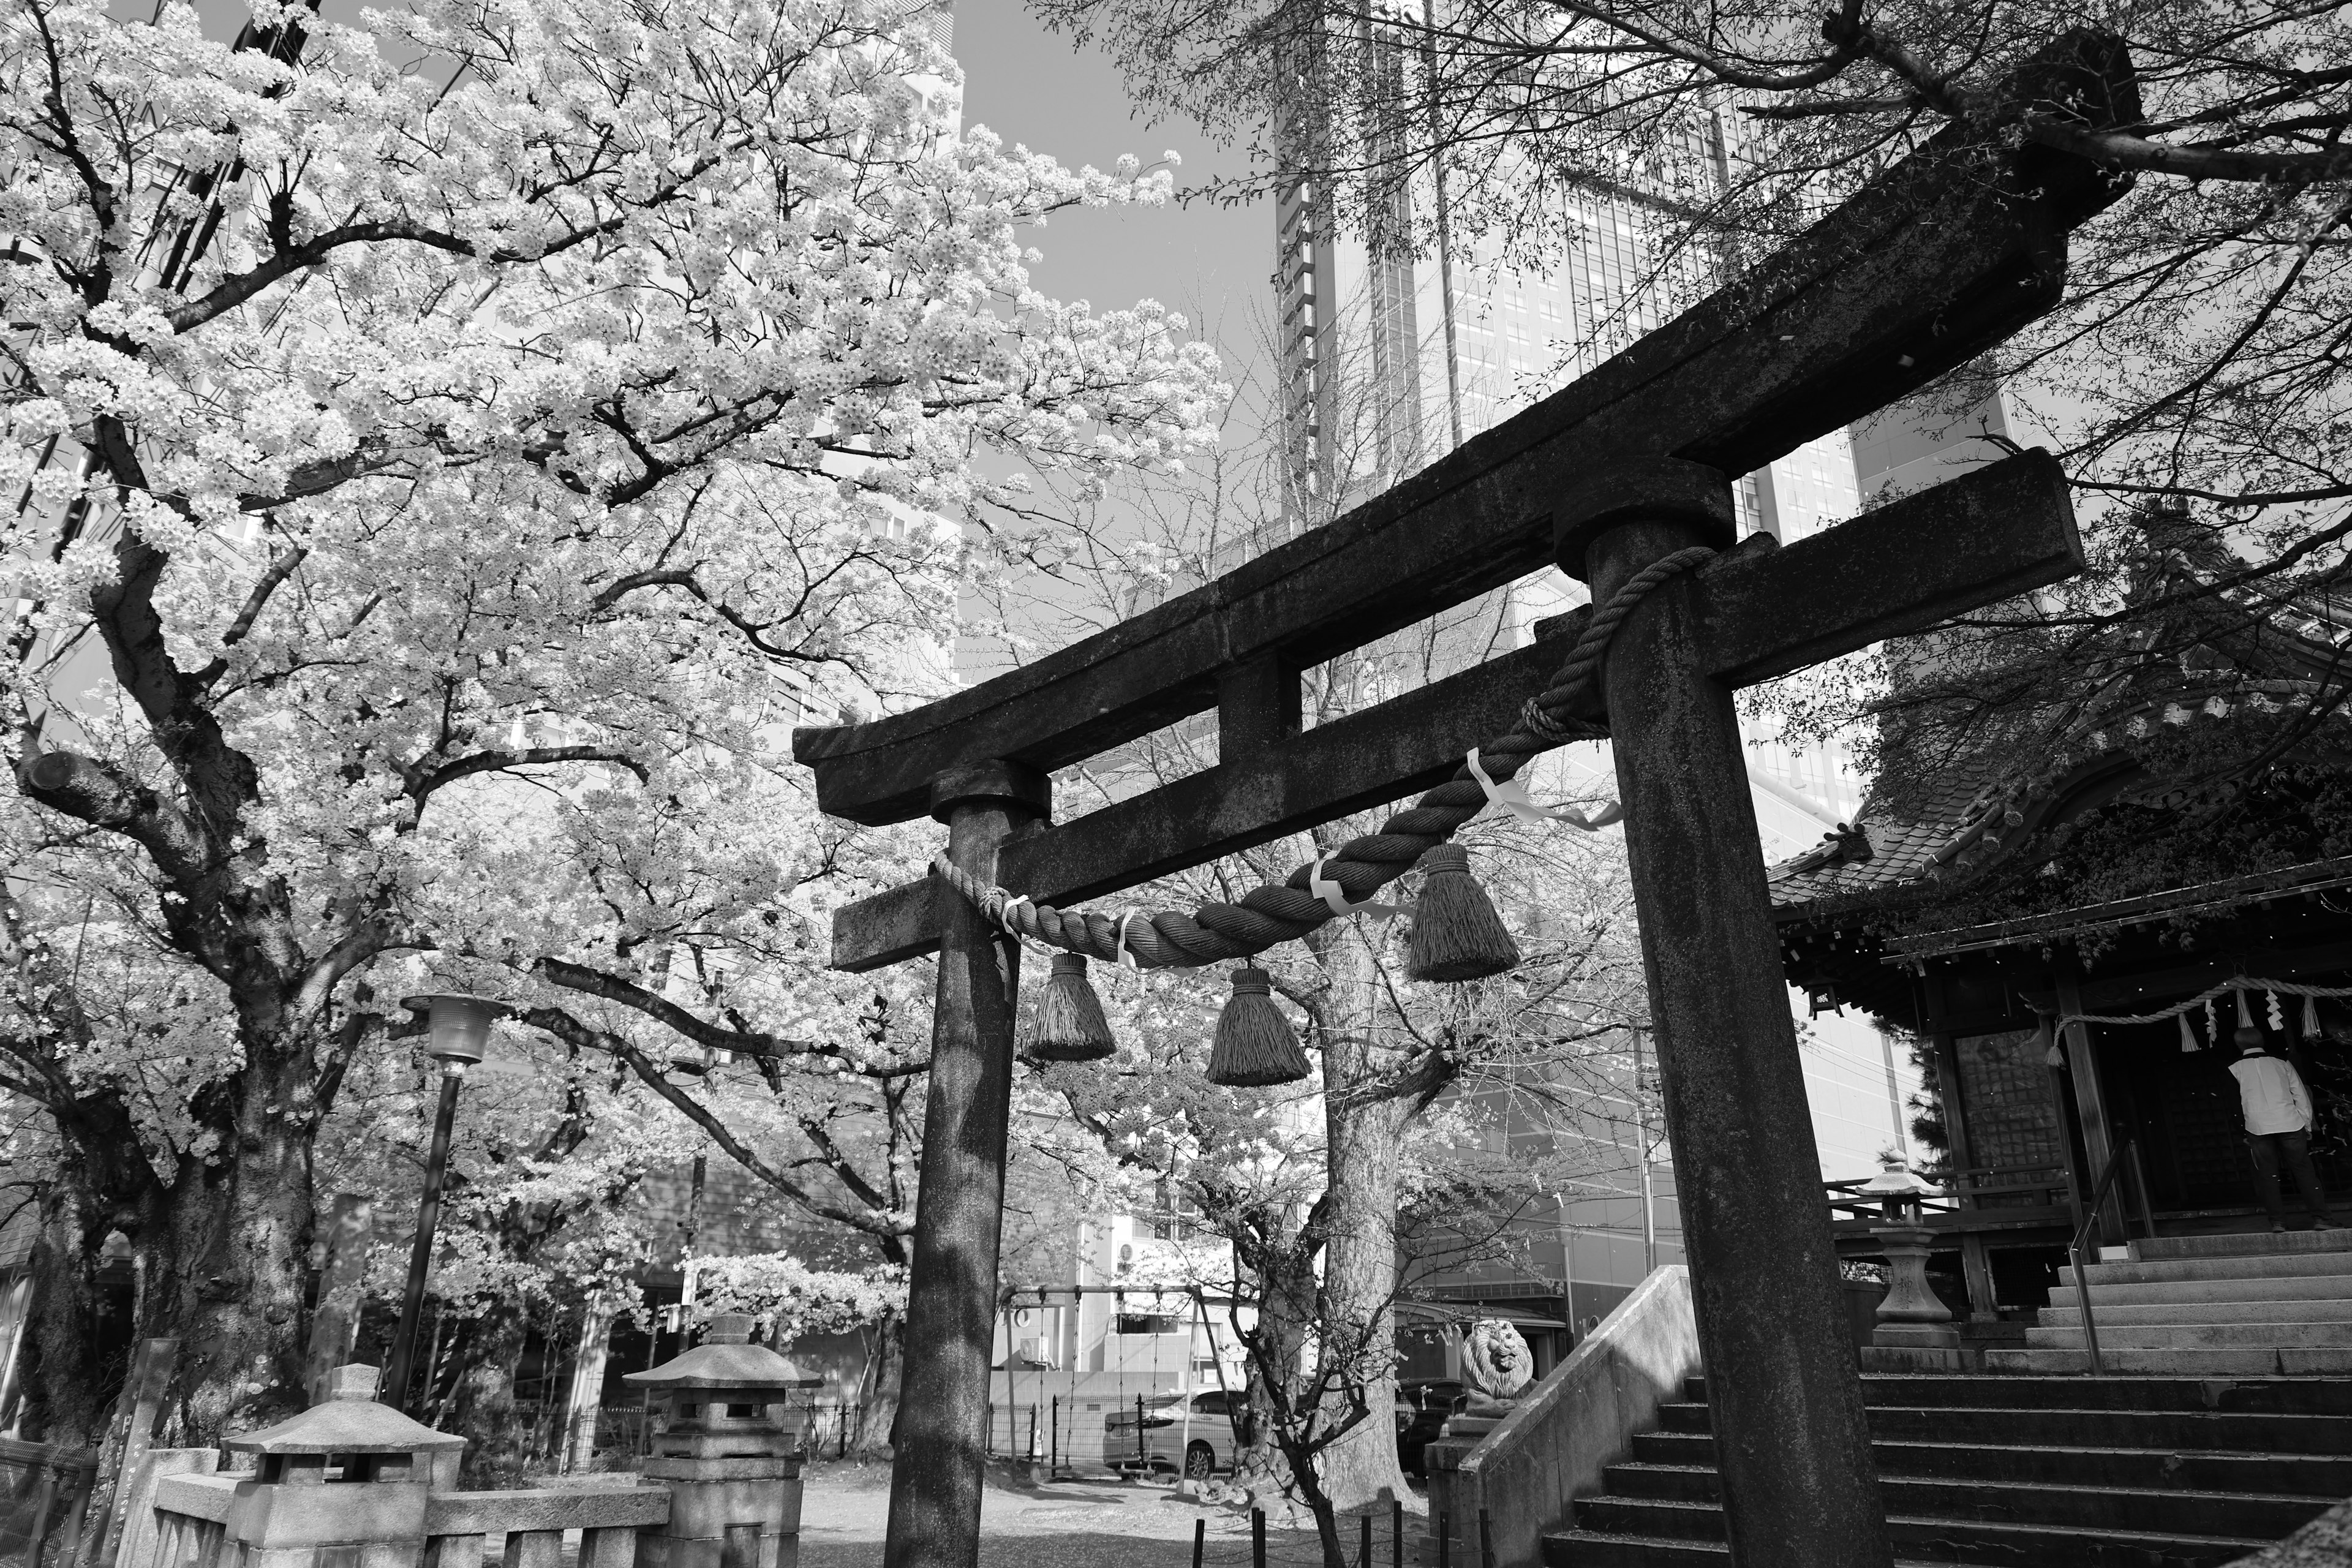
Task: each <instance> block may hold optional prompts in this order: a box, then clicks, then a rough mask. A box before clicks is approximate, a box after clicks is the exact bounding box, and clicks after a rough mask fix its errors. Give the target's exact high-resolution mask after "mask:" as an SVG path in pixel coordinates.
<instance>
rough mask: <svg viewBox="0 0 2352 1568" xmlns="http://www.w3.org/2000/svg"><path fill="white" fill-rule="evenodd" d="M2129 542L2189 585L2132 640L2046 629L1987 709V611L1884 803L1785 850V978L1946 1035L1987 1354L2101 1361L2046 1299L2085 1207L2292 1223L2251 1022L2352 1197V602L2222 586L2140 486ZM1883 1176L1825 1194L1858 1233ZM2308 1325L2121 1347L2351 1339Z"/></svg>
mask: <svg viewBox="0 0 2352 1568" xmlns="http://www.w3.org/2000/svg"><path fill="white" fill-rule="evenodd" d="M2136 551H2137V553H2136V556H2135V558H2134V560H2133V561H2132V562H2131V563H2130V566H2129V571H2128V574H2127V575H2128V581H2129V583H2130V584H2131V586H2130V590H2129V592H2130V594H2131V595H2132V596H2133V597H2134V598H2135V599H2137V600H2140V601H2141V602H2143V603H2147V602H2150V601H2152V600H2154V598H2155V596H2157V595H2163V596H2164V599H2165V601H2167V602H2177V603H2178V605H2179V608H2178V609H2176V610H2168V611H2167V612H2166V613H2165V615H2164V616H2161V617H2160V618H2159V620H2158V624H2157V626H2156V627H2155V629H2153V630H2150V629H2147V626H2142V627H2141V628H2140V629H2138V630H2137V631H2135V633H2134V634H2133V637H2134V639H2135V640H2134V641H2133V642H2132V643H2131V644H2130V645H2128V646H2126V645H2124V644H2123V643H2122V642H2121V640H2120V636H2119V635H2117V636H2116V640H2114V641H2112V642H2103V641H2101V638H2102V637H2106V636H2108V635H2109V634H2104V633H2096V632H2094V633H2089V634H2085V635H2084V637H2083V638H2082V639H2081V641H2080V642H2079V643H2078V644H2077V645H2075V646H2074V647H2065V648H2063V649H2061V650H2059V652H2058V653H2057V654H2055V655H2053V656H2052V657H2050V658H2047V659H2045V661H2044V664H2045V668H2050V667H2054V668H2057V669H2058V671H2059V674H2058V675H2056V676H2055V677H2052V678H2049V684H2047V685H2045V687H2044V688H2043V689H2040V690H2037V691H2035V692H2034V694H2033V696H2032V700H2030V701H2029V702H2027V703H2025V704H2022V705H2021V707H2022V708H2023V710H2025V711H2026V712H2027V713H2028V715H2029V716H2027V717H2023V718H2020V717H2017V716H2016V714H2015V713H2013V712H2012V713H2011V714H2008V715H2006V716H2000V715H1996V716H1993V717H1990V718H1988V717H1986V716H1985V715H1984V714H1982V713H1980V712H1979V713H1973V714H1968V715H1965V716H1963V714H1962V710H1963V708H1964V707H1965V704H1963V703H1961V702H1959V701H1958V700H1957V697H1956V693H1958V691H1960V690H1961V689H1962V688H1963V687H1964V686H1965V685H1966V684H1967V682H1966V681H1965V680H1955V679H1951V677H1952V676H1953V673H1954V669H1955V668H1956V667H1957V666H1958V665H1959V664H1965V663H1967V662H1969V660H1970V659H1971V658H1974V659H1975V660H1976V668H1978V670H1979V673H1981V671H1983V670H1988V669H1996V668H2000V665H2001V660H2002V659H2004V658H2011V657H2012V656H2013V655H2014V653H2015V650H2014V649H2006V650H1992V651H1990V652H1989V651H1987V649H1985V648H1984V647H1981V646H1979V645H1978V644H1975V643H1971V642H1970V640H1969V639H1970V638H1971V637H1972V636H1976V635H1977V634H1970V633H1968V632H1965V631H1964V632H1961V633H1958V634H1954V635H1953V636H1951V637H1947V638H1946V639H1945V640H1944V641H1943V642H1942V643H1941V644H1940V645H1939V646H1935V647H1929V648H1928V649H1927V650H1926V651H1925V652H1924V653H1922V654H1919V655H1915V656H1912V658H1913V662H1912V664H1911V665H1910V666H1908V667H1897V668H1891V669H1890V671H1889V690H1890V696H1889V700H1888V704H1887V707H1886V710H1885V711H1886V714H1887V717H1885V719H1884V720H1883V722H1884V723H1885V726H1886V733H1887V735H1888V736H1889V737H1891V738H1890V739H1889V740H1888V741H1887V742H1886V743H1885V745H1884V746H1883V747H1882V749H1881V754H1880V756H1879V758H1878V763H1879V766H1878V768H1877V769H1876V777H1877V780H1878V783H1877V784H1876V785H1875V786H1874V790H1873V792H1872V794H1871V795H1870V796H1869V798H1868V799H1866V800H1865V801H1864V805H1863V806H1862V808H1861V811H1860V812H1859V814H1858V820H1857V821H1856V822H1855V823H1854V825H1853V827H1852V828H1851V829H1848V830H1844V831H1840V832H1833V833H1832V834H1830V835H1829V836H1827V837H1825V838H1824V839H1823V841H1822V844H1821V845H1820V846H1819V847H1816V848H1815V849H1813V850H1811V851H1810V852H1808V853H1807V854H1805V855H1802V856H1800V857H1797V858H1793V859H1791V860H1789V861H1786V862H1783V863H1782V864H1780V866H1778V867H1775V868H1773V869H1772V871H1771V873H1770V876H1771V886H1772V895H1773V904H1774V915H1775V920H1776V923H1777V925H1778V928H1779V931H1780V939H1781V948H1782V954H1783V958H1784V961H1785V963H1786V964H1787V967H1788V973H1789V978H1790V984H1793V985H1796V986H1799V987H1801V989H1802V990H1804V991H1805V992H1806V993H1807V994H1809V995H1810V996H1811V998H1812V1002H1813V1005H1815V1006H1816V1007H1817V1008H1821V1009H1824V1010H1826V1009H1830V1008H1843V1009H1846V1010H1848V1011H1853V1010H1859V1011H1861V1012H1862V1013H1864V1014H1866V1015H1868V1016H1871V1017H1873V1018H1874V1019H1875V1020H1877V1021H1878V1022H1880V1023H1881V1024H1882V1025H1884V1026H1890V1027H1892V1028H1895V1029H1898V1030H1902V1031H1906V1032H1909V1033H1911V1034H1913V1035H1915V1036H1916V1037H1917V1038H1918V1039H1919V1040H1920V1041H1921V1042H1922V1043H1923V1045H1924V1047H1926V1048H1925V1049H1924V1050H1923V1051H1922V1052H1921V1054H1922V1055H1923V1056H1926V1057H1928V1058H1930V1059H1931V1060H1932V1063H1933V1067H1934V1073H1933V1075H1932V1078H1931V1079H1930V1085H1931V1088H1932V1089H1934V1090H1935V1092H1936V1096H1937V1100H1939V1101H1940V1105H1941V1110H1942V1134H1943V1143H1944V1150H1943V1152H1942V1154H1941V1157H1940V1159H1939V1160H1937V1161H1935V1162H1934V1163H1931V1164H1930V1165H1929V1167H1928V1168H1927V1169H1926V1170H1925V1171H1923V1172H1921V1173H1920V1174H1922V1175H1923V1176H1924V1177H1925V1178H1926V1180H1927V1183H1928V1184H1932V1185H1935V1186H1937V1187H1940V1188H1941V1189H1942V1190H1941V1194H1940V1195H1937V1196H1934V1197H1930V1198H1927V1199H1925V1200H1923V1201H1922V1204H1921V1208H1922V1211H1923V1214H1922V1223H1924V1224H1925V1225H1926V1226H1927V1227H1928V1228H1929V1229H1931V1230H1933V1231H1935V1232H1936V1233H1937V1243H1936V1245H1937V1254H1936V1258H1935V1263H1934V1265H1933V1268H1934V1269H1935V1270H1936V1271H1937V1272H1938V1273H1939V1274H1940V1275H1941V1278H1940V1279H1938V1280H1937V1283H1938V1286H1939V1289H1940V1291H1941V1292H1942V1293H1943V1294H1944V1295H1945V1296H1946V1297H1947V1299H1948V1301H1949V1303H1950V1304H1951V1305H1952V1306H1953V1307H1954V1308H1955V1309H1956V1315H1965V1316H1966V1317H1968V1318H1969V1320H1970V1322H1969V1333H1970V1338H1971V1339H1972V1341H1973V1342H1976V1343H1978V1344H1979V1345H1982V1346H1985V1347H1988V1351H1989V1353H1990V1355H1991V1357H1992V1359H1991V1360H1990V1361H1989V1362H1988V1365H1989V1367H1990V1368H1991V1369H1994V1370H2001V1369H2006V1370H2013V1371H2026V1370H2037V1371H2065V1370H2074V1368H2075V1367H2076V1366H2077V1365H2078V1364H2079V1363H2080V1361H2081V1359H2082V1351H2081V1349H2080V1336H2079V1331H2074V1330H2067V1329H2063V1328H2061V1329H2053V1328H2051V1327H2048V1326H2043V1327H2041V1328H2040V1329H2039V1330H2038V1331H2023V1330H2022V1329H2021V1325H2022V1324H2030V1323H2033V1322H2035V1321H2036V1313H2037V1310H2042V1309H2047V1308H2053V1307H2055V1308H2059V1309H2060V1310H2061V1314H2062V1317H2061V1321H2071V1320H2065V1319H2063V1312H2064V1311H2065V1310H2067V1309H2068V1308H2069V1307H2070V1306H2071V1302H2070V1301H2069V1300H2063V1299H2062V1295H2063V1292H2061V1291H2059V1290H2057V1289H2055V1288H2058V1287H2060V1286H2061V1281H2062V1276H2061V1273H2060V1269H2061V1268H2062V1267H2063V1265H2064V1264H2065V1263H2066V1261H2067V1251H2068V1247H2069V1245H2070V1243H2071V1242H2073V1241H2074V1238H2075V1237H2077V1236H2078V1235H2079V1236H2082V1237H2084V1247H2085V1257H2086V1258H2093V1259H2095V1257H2096V1254H2095V1253H2094V1252H2092V1251H2091V1250H2090V1249H2092V1248H2100V1247H2103V1248H2106V1249H2109V1250H2108V1251H2107V1253H2106V1256H2107V1257H2109V1258H2115V1257H2118V1256H2121V1254H2120V1252H2119V1251H2118V1250H2116V1249H2120V1248H2124V1247H2134V1248H2138V1247H2144V1246H2145V1244H2146V1242H2147V1239H2148V1236H2149V1232H2150V1230H2151V1229H2152V1230H2153V1232H2154V1233H2155V1234H2156V1235H2157V1236H2159V1237H2165V1238H2168V1240H2166V1241H2165V1242H2164V1244H2163V1247H2164V1249H2165V1250H2166V1251H2167V1253H2170V1252H2172V1251H2178V1250H2180V1249H2183V1248H2187V1249H2190V1250H2194V1251H2199V1252H2210V1253H2213V1254H2216V1255H2219V1254H2221V1253H2225V1252H2228V1253H2235V1252H2238V1251H2241V1250H2244V1248H2242V1247H2240V1246H2239V1245H2238V1244H2236V1243H2233V1242H2231V1240H2229V1239H2228V1238H2230V1237H2238V1238H2240V1239H2241V1240H2243V1239H2245V1238H2247V1237H2249V1235H2250V1233H2252V1234H2254V1235H2260V1236H2262V1237H2265V1238H2267V1237H2268V1234H2269V1233H2270V1232H2271V1230H2272V1228H2273V1226H2272V1224H2271V1219H2270V1216H2269V1215H2266V1214H2265V1212H2264V1210H2263V1207H2262V1206H2261V1205H2260V1204H2259V1203H2258V1202H2257V1197H2258V1194H2257V1188H2256V1185H2255V1181H2254V1176H2253V1171H2252V1164H2251V1163H2250V1160H2249V1152H2248V1147H2247V1141H2246V1136H2245V1130H2244V1122H2243V1117H2242V1110H2241V1101H2240V1093H2239V1086H2238V1082H2237V1079H2235V1078H2233V1076H2232V1075H2231V1072H2230V1070H2229V1068H2230V1065H2231V1063H2232V1062H2233V1061H2235V1060H2237V1059H2238V1058H2239V1056H2240V1053H2241V1049H2242V1043H2243V1040H2244V1038H2245V1037H2244V1036H2242V1034H2241V1030H2242V1028H2244V1027H2246V1026H2248V1025H2249V1024H2251V1026H2252V1029H2254V1030H2255V1031H2258V1032H2259V1034H2260V1037H2261V1038H2262V1040H2263V1043H2264V1045H2265V1047H2266V1048H2267V1050H2268V1051H2269V1052H2270V1053H2272V1054H2274V1055H2276V1056H2280V1057H2283V1058H2286V1059H2288V1060H2289V1061H2291V1062H2293V1063H2294V1066H2295V1067H2296V1068H2297V1069H2298V1071H2299V1073H2300V1074H2301V1076H2302V1078H2303V1079H2304V1080H2305V1083H2306V1084H2307V1085H2308V1086H2309V1090H2310V1098H2311V1100H2312V1102H2313V1110H2314V1111H2315V1121H2314V1124H2313V1126H2312V1129H2311V1132H2310V1147H2311V1152H2312V1154H2313V1156H2314V1162H2315V1166H2316V1168H2317V1172H2318V1173H2319V1175H2320V1177H2321V1179H2322V1182H2323V1183H2324V1184H2325V1185H2326V1188H2327V1189H2328V1197H2329V1199H2330V1201H2331V1202H2332V1203H2333V1204H2335V1205H2339V1206H2338V1207H2337V1209H2336V1212H2337V1213H2338V1214H2339V1215H2347V1216H2352V1136H2347V1134H2352V766H2347V763H2352V722H2347V717H2346V715H2345V714H2344V713H2342V712H2341V711H2339V710H2338V706H2337V705H2338V704H2340V703H2341V701H2342V699H2343V696H2344V687H2343V685H2342V675H2341V666H2342V661H2343V659H2344V657H2345V647H2346V645H2347V639H2352V607H2347V606H2345V605H2331V604H2325V603H2306V602H2294V603H2291V604H2288V605H2283V606H2282V605H2270V604H2266V603H2256V602H2254V601H2252V599H2251V598H2249V597H2248V596H2246V595H2243V594H2242V592H2241V591H2238V590H2229V591H2217V590H2215V589H2214V586H2213V585H2214V584H2216V582H2217V581H2226V575H2225V574H2227V573H2228V572H2229V571H2230V570H2231V567H2232V566H2233V565H2234V564H2235V563H2234V561H2233V559H2232V558H2231V557H2230V556H2229V555H2228V553H2227V552H2226V549H2225V548H2224V547H2223V546H2222V545H2221V543H2220V542H2218V541H2217V540H2216V538H2215V537H2214V536H2213V534H2211V533H2210V532H2208V531H2204V530H2202V529H2200V527H2199V526H2198V525H2197V524H2196V523H2195V522H2194V521H2192V520H2190V519H2189V518H2188V517H2186V516H2185V515H2183V514H2179V513H2158V514H2151V515H2149V516H2147V517H2145V518H2143V519H2142V520H2141V542H2140V543H2139V544H2138V545H2137V547H2136ZM1984 635H1987V636H1990V635H1993V634H1984ZM1922 640H1923V641H1926V640H1931V639H1922ZM2011 668H2014V667H2013V666H2012V667H2011ZM2111 1172H2112V1174H2110V1173H2111ZM2103 1182H2104V1184H2105V1190H2104V1192H2102V1191H2101V1189H2102V1184H2103ZM2282 1184H2283V1186H2284V1197H2285V1217H2286V1223H2287V1225H2288V1226H2289V1228H2290V1235H2289V1236H2287V1237H2283V1238H2279V1245H2282V1246H2286V1245H2290V1244H2291V1245H2292V1246H2293V1247H2295V1248H2297V1249H2307V1248H2311V1247H2324V1246H2327V1245H2328V1244H2329V1243H2331V1242H2332V1243H2334V1244H2335V1245H2336V1246H2339V1247H2340V1246H2342V1245H2346V1244H2347V1243H2346V1240H2345V1238H2338V1237H2320V1236H2305V1237H2296V1236H2295V1235H2294V1234H2293V1233H2294V1232H2301V1231H2304V1230H2305V1227H2306V1226H2309V1225H2310V1224H2311V1221H2310V1219H2309V1218H2308V1217H2307V1215H2305V1210H2304V1205H2303V1204H2302V1202H2301V1201H2300V1200H2299V1197H2298V1194H2297V1193H2296V1189H2295V1184H2294V1182H2293V1180H2292V1179H2291V1178H2290V1177H2288V1176H2287V1175H2285V1174H2284V1173H2283V1174H2282ZM1859 1185H1860V1184H1858V1183H1849V1184H1840V1185H1839V1186H1838V1187H1835V1188H1833V1189H1832V1191H1831V1192H1830V1193H1829V1194H1827V1198H1826V1201H1827V1202H1829V1203H1830V1204H1831V1205H1832V1218H1833V1221H1834V1228H1835V1230H1836V1232H1837V1234H1838V1237H1839V1246H1840V1251H1841V1254H1842V1255H1843V1256H1845V1257H1848V1258H1868V1257H1870V1256H1872V1254H1873V1252H1874V1247H1875V1246H1876V1243H1874V1240H1873V1238H1872V1236H1871V1227H1872V1225H1873V1223H1874V1220H1879V1219H1881V1218H1882V1217H1883V1216H1882V1215H1880V1214H1879V1212H1878V1210H1877V1209H1876V1208H1874V1207H1873V1206H1870V1205H1865V1204H1864V1203H1863V1202H1861V1201H1859V1200H1857V1199H1856V1198H1855V1197H1854V1190H1855V1189H1856V1188H1858V1187H1859ZM2094 1197H2097V1198H2098V1199H2099V1201H2098V1202H2097V1203H2096V1204H2095V1205H2094V1203H2093V1199H2094ZM2197 1238H2204V1239H2197ZM2264 1245H2265V1247H2267V1246H2269V1245H2270V1243H2269V1242H2268V1240H2267V1239H2266V1240H2265V1242H2264ZM2135 1256H2137V1252H2136V1253H2135ZM1963 1306H1964V1308H1965V1310H1964V1313H1963V1312H1961V1311H1960V1310H1961V1309H1962V1308H1963ZM2283 1315H2287V1316H2292V1315H2293V1314H2283ZM2040 1321H2041V1323H2042V1324H2043V1325H2047V1324H2048V1323H2049V1322H2050V1321H2051V1319H2049V1318H2047V1317H2043V1318H2042V1319H2041V1320H2040ZM2070 1333H2072V1334H2073V1335H2074V1337H2073V1338H2071V1339H2070V1338H2069V1337H2068V1335H2069V1334H2070ZM2157 1351H2165V1352H2169V1359H2168V1360H2166V1361H2164V1362H2163V1363H2162V1364H2158V1363H2153V1362H2151V1363H2149V1364H2148V1365H2147V1366H2145V1367H2137V1368H2135V1367H2134V1366H2133V1365H2132V1364H2131V1363H2130V1359H2129V1357H2130V1356H2131V1355H2137V1354H2139V1353H2140V1352H2157ZM2293 1351H2294V1347H2293V1346H2289V1345H2285V1344H2280V1345H2267V1344H2265V1345H2259V1346H2257V1345H2235V1344H2233V1345H2232V1346H2231V1347H2230V1348H2229V1349H2228V1350H2226V1351H2225V1350H2223V1349H2221V1348H2219V1347H2215V1346H2208V1345H2204V1344H2202V1343H2201V1342H2199V1343H2196V1344H2192V1343H2191V1342H2189V1341H2187V1340H2182V1341H2180V1342H2178V1343H2173V1344H2163V1345H2153V1346H2143V1347H2139V1349H2138V1351H2135V1352H2129V1354H2128V1355H2127V1356H2126V1368H2125V1369H2126V1370H2147V1371H2174V1372H2182V1373H2187V1372H2192V1371H2199V1370H2202V1371H2207V1372H2216V1373H2220V1372H2239V1371H2247V1370H2256V1369H2255V1368H2253V1367H2252V1365H2251V1362H2250V1364H2249V1365H2247V1366H2240V1365H2239V1364H2237V1360H2249V1358H2250V1357H2251V1358H2254V1359H2259V1357H2258V1356H2257V1355H2256V1352H2259V1353H2260V1354H2263V1355H2269V1356H2271V1357H2272V1362H2271V1363H2270V1365H2269V1367H2268V1370H2275V1371H2285V1372H2290V1373H2293V1372H2307V1373H2316V1372H2336V1373H2342V1372H2347V1371H2352V1348H2347V1347H2336V1348H2333V1349H2322V1348H2318V1347H2316V1346H2314V1347H2306V1348H2305V1350H2304V1352H2302V1353H2301V1354H2300V1355H2299V1356H2297V1355H2294V1354H2291V1353H2289V1352H2293ZM2241 1352H2243V1353H2241ZM2224 1354H2227V1355H2231V1356H2235V1357H2237V1360H2232V1361H2231V1362H2230V1363H2229V1364H2227V1365H2224V1364H2222V1363H2221V1362H2220V1361H2212V1362H2211V1363H2210V1364H2208V1363H2207V1359H2202V1358H2210V1357H2217V1356H2222V1355H2224ZM2184 1355H2185V1356H2186V1357H2187V1359H2182V1357H2183V1356H2184ZM2281 1355H2286V1356H2287V1360H2286V1361H2281V1360H2280V1359H2279V1357H2280V1356H2281ZM2019 1358H2024V1359H2019ZM2314 1358H2317V1359H2314ZM2109 1360H2110V1362H2113V1361H2115V1360H2116V1356H2115V1355H2113V1354H2111V1355H2110V1356H2109ZM2323 1362H2324V1363H2326V1364H2321V1363H2323ZM2338 1362H2340V1363H2341V1364H2337V1363H2338ZM2289 1363H2292V1364H2289Z"/></svg>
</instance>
